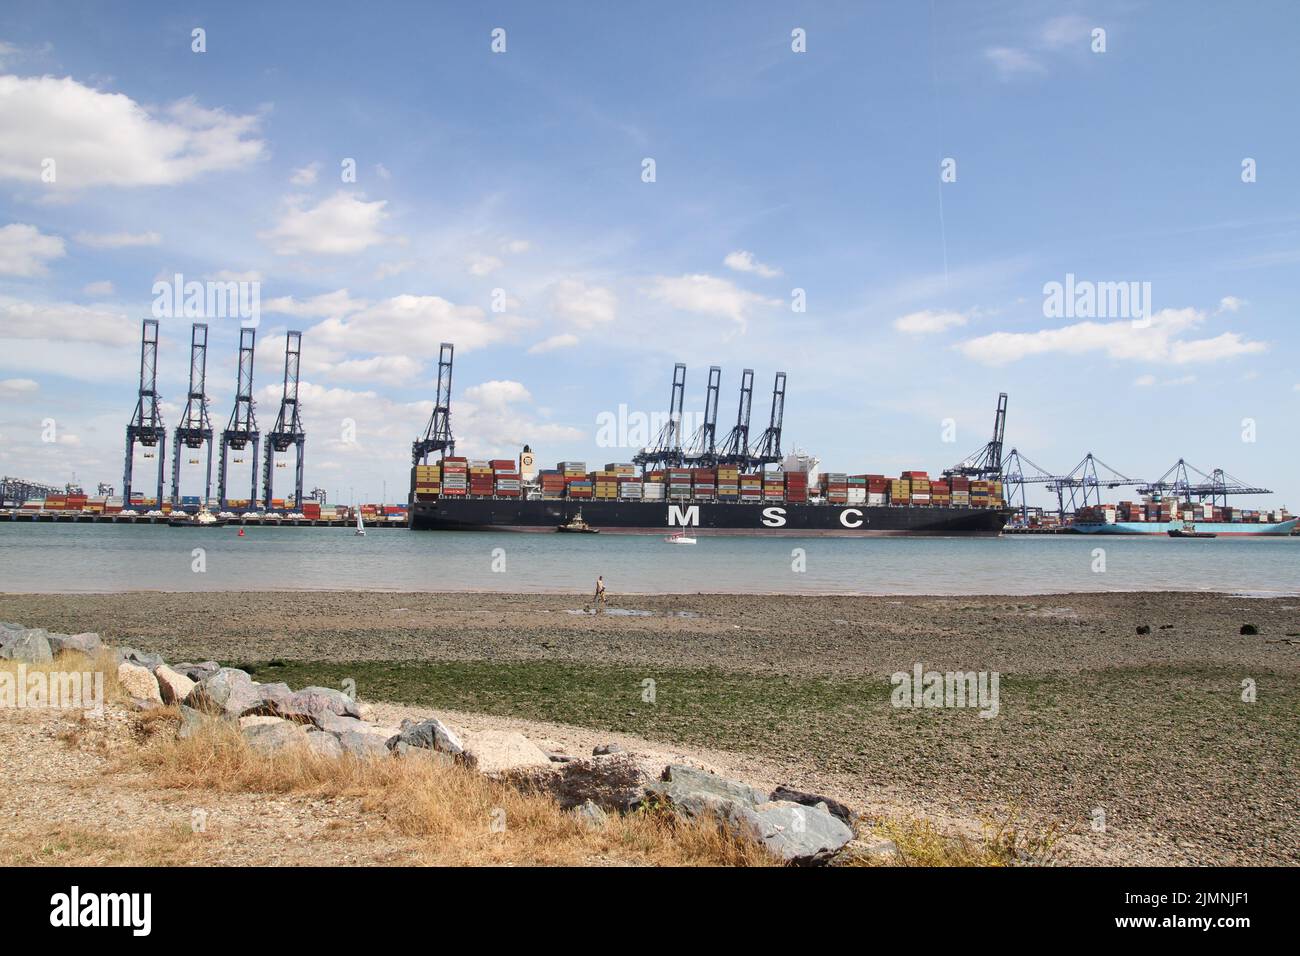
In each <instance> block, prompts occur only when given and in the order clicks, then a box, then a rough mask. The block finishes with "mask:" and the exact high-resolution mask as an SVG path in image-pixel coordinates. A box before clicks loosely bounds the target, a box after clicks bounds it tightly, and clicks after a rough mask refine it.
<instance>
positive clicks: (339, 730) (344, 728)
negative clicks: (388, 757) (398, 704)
mask: <svg viewBox="0 0 1300 956" xmlns="http://www.w3.org/2000/svg"><path fill="white" fill-rule="evenodd" d="M317 726H318V727H320V729H321V730H327V731H329V732H330V733H332V734H336V735H340V734H365V733H371V732H372V730H371V727H370V724H368V723H366V722H365V721H364V720H358V719H357V718H355V717H340V716H339V715H338V714H334V713H330V712H329V711H326V712H325V713H323V714H321V717H320V723H319V724H317ZM373 732H375V733H377V732H378V728H375V730H374V731H373ZM394 733H396V731H395V732H394ZM388 736H389V737H391V736H393V734H391V733H390V734H389V735H388ZM385 740H387V738H385Z"/></svg>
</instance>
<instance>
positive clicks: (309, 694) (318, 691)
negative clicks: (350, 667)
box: [276, 687, 361, 726]
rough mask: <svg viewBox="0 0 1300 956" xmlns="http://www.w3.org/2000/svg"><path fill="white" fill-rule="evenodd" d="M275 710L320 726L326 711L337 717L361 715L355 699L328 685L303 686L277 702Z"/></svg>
mask: <svg viewBox="0 0 1300 956" xmlns="http://www.w3.org/2000/svg"><path fill="white" fill-rule="evenodd" d="M276 710H277V713H279V714H280V716H281V717H287V718H289V719H290V720H297V721H299V722H303V723H313V724H316V725H317V726H320V721H321V719H322V718H323V716H324V715H325V714H327V713H328V714H334V715H336V716H339V717H360V716H361V714H360V712H359V711H358V710H357V702H356V701H354V700H353V699H352V698H351V697H349V696H348V695H347V694H345V693H343V692H342V691H340V690H333V689H331V688H329V687H304V688H303V689H302V690H300V691H298V692H297V693H296V694H292V695H290V696H289V698H288V699H287V700H285V701H284V702H282V703H278V704H277V707H276Z"/></svg>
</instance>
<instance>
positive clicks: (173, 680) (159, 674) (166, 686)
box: [153, 664, 195, 704]
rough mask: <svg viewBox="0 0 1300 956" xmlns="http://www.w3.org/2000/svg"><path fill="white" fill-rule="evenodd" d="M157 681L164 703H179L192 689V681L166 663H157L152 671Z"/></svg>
mask: <svg viewBox="0 0 1300 956" xmlns="http://www.w3.org/2000/svg"><path fill="white" fill-rule="evenodd" d="M153 676H154V678H155V679H156V680H157V681H158V691H159V693H161V694H162V701H163V703H164V704H179V703H180V702H181V701H183V700H184V699H185V698H186V697H188V696H189V695H190V691H192V690H193V689H194V686H195V685H194V681H192V680H190V679H189V678H188V677H186V676H185V675H184V674H178V673H176V671H174V670H172V669H171V668H170V667H168V666H167V665H166V664H159V665H158V667H157V668H155V669H154V672H153Z"/></svg>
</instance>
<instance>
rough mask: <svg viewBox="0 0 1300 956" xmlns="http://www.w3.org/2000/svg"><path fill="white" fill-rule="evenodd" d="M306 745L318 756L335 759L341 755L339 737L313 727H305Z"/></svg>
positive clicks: (341, 748)
mask: <svg viewBox="0 0 1300 956" xmlns="http://www.w3.org/2000/svg"><path fill="white" fill-rule="evenodd" d="M307 747H308V748H309V749H310V750H311V752H312V753H314V754H316V756H318V757H326V758H328V759H330V760H337V759H338V758H339V757H342V756H343V745H342V744H340V743H339V739H338V738H337V737H335V736H334V735H333V734H327V733H326V732H325V731H323V730H317V729H316V728H315V727H309V728H307Z"/></svg>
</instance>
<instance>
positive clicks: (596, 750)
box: [591, 744, 627, 757]
mask: <svg viewBox="0 0 1300 956" xmlns="http://www.w3.org/2000/svg"><path fill="white" fill-rule="evenodd" d="M621 753H627V751H626V749H624V747H623V745H622V744H600V745H598V746H596V747H592V748H591V755H592V756H593V757H608V756H609V755H610V754H621Z"/></svg>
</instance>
